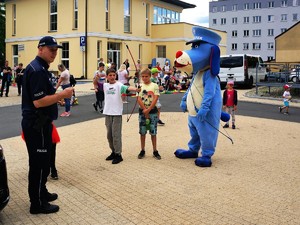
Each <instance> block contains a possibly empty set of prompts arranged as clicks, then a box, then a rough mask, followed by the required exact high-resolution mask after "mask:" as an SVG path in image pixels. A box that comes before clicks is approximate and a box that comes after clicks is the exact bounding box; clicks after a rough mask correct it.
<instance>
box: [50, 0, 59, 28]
mask: <svg viewBox="0 0 300 225" xmlns="http://www.w3.org/2000/svg"><path fill="white" fill-rule="evenodd" d="M52 3H55V4H56V7H55V8H56V9H54V10H53V7H52ZM57 4H58V0H49V6H50V7H49V8H50V10H49V30H50V31H57V21H58V18H57V7H58V6H57ZM52 26H53V27H52Z"/></svg>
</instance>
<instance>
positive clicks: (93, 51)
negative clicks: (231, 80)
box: [5, 0, 226, 79]
mask: <svg viewBox="0 0 300 225" xmlns="http://www.w3.org/2000/svg"><path fill="white" fill-rule="evenodd" d="M193 7H195V6H194V5H192V4H188V3H185V2H184V1H176V0H173V1H171V0H161V1H159V0H155V1H150V0H149V1H147V0H144V1H141V0H60V1H59V0H39V1H37V0H7V1H6V40H5V41H6V58H7V60H9V62H10V66H13V65H16V64H18V63H23V64H24V65H27V64H28V63H29V62H30V61H31V60H32V59H33V58H34V57H35V56H36V54H37V45H38V41H39V39H40V38H42V37H43V36H48V35H49V36H53V37H55V38H56V39H57V41H58V42H59V43H60V44H61V45H63V49H62V50H59V53H58V56H57V57H56V60H55V62H53V63H52V64H51V65H50V68H49V70H50V71H53V72H54V73H57V65H58V64H59V63H61V62H62V63H64V64H65V65H66V67H67V68H69V70H70V72H71V74H73V75H74V76H75V77H76V78H86V79H92V78H93V75H94V71H95V70H97V65H98V62H99V60H100V58H103V59H104V61H105V62H107V60H108V59H109V58H111V59H112V61H113V62H115V63H116V64H117V67H119V66H120V64H122V63H123V62H124V61H125V59H129V63H130V69H131V71H130V74H131V75H133V74H134V70H135V68H134V63H133V60H132V58H131V54H132V56H133V58H134V60H135V62H136V61H137V59H140V61H141V64H142V66H143V67H147V66H148V64H151V62H152V59H153V58H158V57H159V58H168V59H170V60H171V62H172V61H173V59H174V58H175V54H176V52H177V51H178V50H185V49H189V48H190V46H186V45H185V43H186V42H187V41H188V40H191V39H193V35H192V27H193V26H194V25H192V24H188V23H182V22H179V18H180V13H181V12H182V10H183V9H186V8H193ZM214 31H215V32H217V33H218V34H219V35H220V36H221V37H222V40H221V43H220V48H221V54H225V52H226V46H225V43H226V32H222V31H218V30H214ZM127 47H128V48H127Z"/></svg>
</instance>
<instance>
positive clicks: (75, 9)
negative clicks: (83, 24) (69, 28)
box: [73, 0, 78, 30]
mask: <svg viewBox="0 0 300 225" xmlns="http://www.w3.org/2000/svg"><path fill="white" fill-rule="evenodd" d="M73 6H74V8H73V10H74V11H73V29H76V30H77V29H78V0H74V1H73Z"/></svg>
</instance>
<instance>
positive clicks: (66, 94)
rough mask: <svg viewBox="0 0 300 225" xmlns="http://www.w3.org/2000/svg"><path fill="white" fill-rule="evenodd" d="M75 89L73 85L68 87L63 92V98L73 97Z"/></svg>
mask: <svg viewBox="0 0 300 225" xmlns="http://www.w3.org/2000/svg"><path fill="white" fill-rule="evenodd" d="M73 91H74V88H73V87H68V88H66V89H64V90H63V91H62V92H61V93H62V95H63V96H62V98H71V96H72V95H73Z"/></svg>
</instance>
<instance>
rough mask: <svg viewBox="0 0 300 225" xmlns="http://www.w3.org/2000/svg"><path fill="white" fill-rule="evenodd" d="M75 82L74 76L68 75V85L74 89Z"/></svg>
mask: <svg viewBox="0 0 300 225" xmlns="http://www.w3.org/2000/svg"><path fill="white" fill-rule="evenodd" d="M76 83H77V81H76V80H75V78H74V76H73V75H72V74H71V75H70V85H71V86H72V87H74V86H75V85H76Z"/></svg>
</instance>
